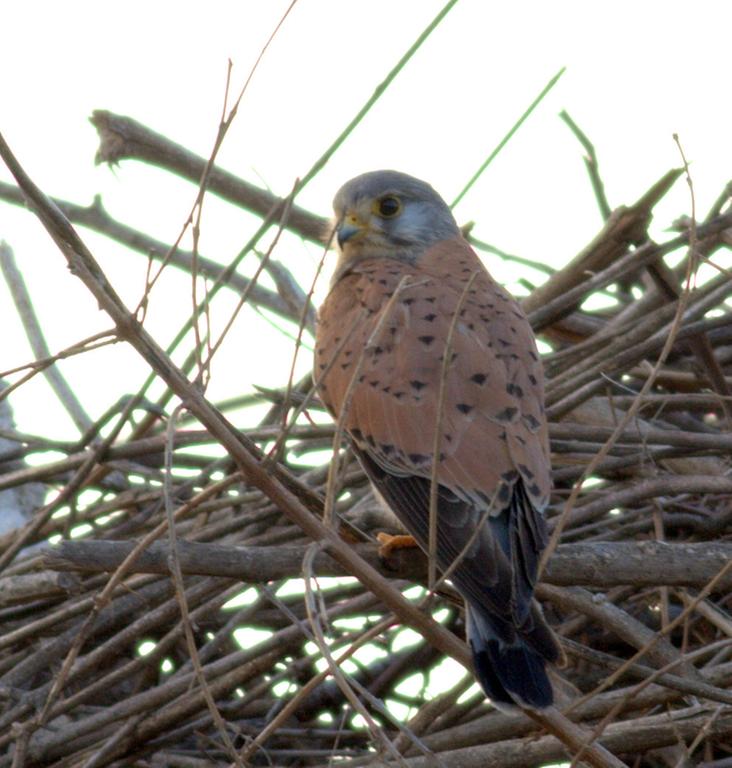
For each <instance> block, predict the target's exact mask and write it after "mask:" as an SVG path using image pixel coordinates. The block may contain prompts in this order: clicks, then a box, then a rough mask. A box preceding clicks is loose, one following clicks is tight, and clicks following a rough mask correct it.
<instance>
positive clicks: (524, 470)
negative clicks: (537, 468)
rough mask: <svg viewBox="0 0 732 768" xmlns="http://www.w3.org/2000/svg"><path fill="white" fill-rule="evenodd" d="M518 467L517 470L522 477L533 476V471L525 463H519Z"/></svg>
mask: <svg viewBox="0 0 732 768" xmlns="http://www.w3.org/2000/svg"><path fill="white" fill-rule="evenodd" d="M518 468H519V472H521V474H522V475H523V476H524V477H528V478H532V477H533V476H534V473H533V472H532V471H531V470H530V469H529V468H528V467H527V466H526V464H519V465H518Z"/></svg>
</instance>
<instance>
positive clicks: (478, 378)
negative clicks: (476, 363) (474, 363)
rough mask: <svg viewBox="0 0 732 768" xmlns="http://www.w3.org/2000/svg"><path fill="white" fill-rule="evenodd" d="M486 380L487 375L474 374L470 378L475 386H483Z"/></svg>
mask: <svg viewBox="0 0 732 768" xmlns="http://www.w3.org/2000/svg"><path fill="white" fill-rule="evenodd" d="M487 378H488V374H487V373H474V374H473V375H472V376H471V377H470V380H471V381H472V382H474V383H475V384H485V382H486V379H487Z"/></svg>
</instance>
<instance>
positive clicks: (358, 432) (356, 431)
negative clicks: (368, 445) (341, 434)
mask: <svg viewBox="0 0 732 768" xmlns="http://www.w3.org/2000/svg"><path fill="white" fill-rule="evenodd" d="M351 435H352V436H353V439H354V440H363V432H361V430H360V429H358V428H356V427H354V428H353V429H352V430H351Z"/></svg>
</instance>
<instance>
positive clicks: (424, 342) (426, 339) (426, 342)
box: [419, 336, 435, 347]
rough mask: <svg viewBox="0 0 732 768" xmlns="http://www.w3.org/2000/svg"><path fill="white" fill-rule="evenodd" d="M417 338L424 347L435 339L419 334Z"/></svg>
mask: <svg viewBox="0 0 732 768" xmlns="http://www.w3.org/2000/svg"><path fill="white" fill-rule="evenodd" d="M419 340H420V341H421V342H422V344H424V345H425V346H426V347H429V345H430V344H432V342H433V341H434V340H435V337H434V336H420V337H419Z"/></svg>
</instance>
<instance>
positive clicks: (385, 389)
mask: <svg viewBox="0 0 732 768" xmlns="http://www.w3.org/2000/svg"><path fill="white" fill-rule="evenodd" d="M381 391H382V392H386V393H387V394H388V393H389V392H391V386H390V385H388V384H387V385H386V386H385V387H384V388H383V389H382V390H381Z"/></svg>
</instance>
